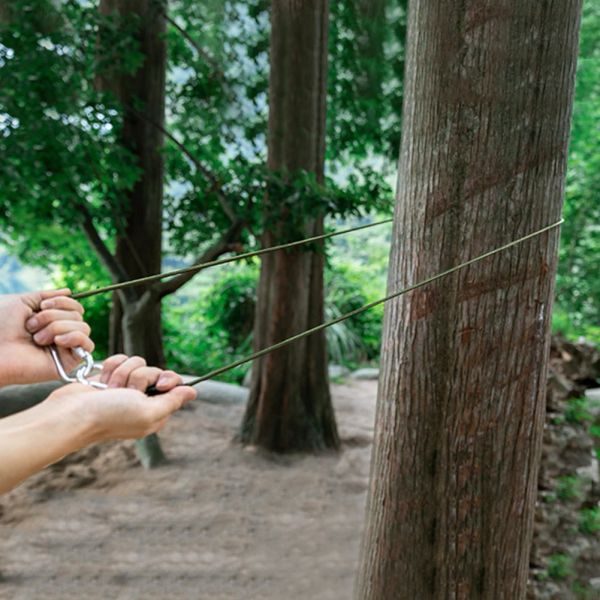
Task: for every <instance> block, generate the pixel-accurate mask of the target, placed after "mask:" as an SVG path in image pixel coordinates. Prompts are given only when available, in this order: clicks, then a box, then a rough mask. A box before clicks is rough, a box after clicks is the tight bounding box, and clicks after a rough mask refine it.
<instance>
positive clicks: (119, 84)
mask: <svg viewBox="0 0 600 600" xmlns="http://www.w3.org/2000/svg"><path fill="white" fill-rule="evenodd" d="M100 11H101V12H102V13H103V14H110V13H114V12H117V13H118V14H121V15H123V16H124V17H125V18H127V17H130V16H131V15H135V16H136V18H138V19H139V27H138V29H137V31H138V43H139V50H140V52H141V53H142V54H143V56H144V61H143V63H142V65H141V66H140V68H139V69H138V70H137V71H136V72H135V73H133V74H132V75H122V74H119V75H117V76H116V77H115V78H114V79H113V80H111V81H106V80H103V81H101V82H100V84H101V85H104V86H105V87H108V88H109V89H111V90H112V91H113V92H114V93H115V94H116V95H117V96H118V98H119V100H120V101H121V103H122V104H123V107H124V121H123V129H122V133H121V143H122V144H123V146H125V147H126V148H127V149H128V150H129V151H130V152H131V153H132V154H133V155H134V156H135V157H136V161H137V166H138V167H139V169H140V177H139V178H138V180H137V182H136V183H135V185H134V186H133V188H132V189H131V191H130V192H129V194H128V202H127V207H128V212H127V216H126V219H125V223H124V227H123V230H122V231H121V232H120V234H119V235H118V237H117V248H116V255H115V258H116V261H117V262H118V264H119V265H120V266H121V268H122V269H123V270H124V272H125V273H126V276H127V277H128V278H138V277H144V276H146V275H152V274H154V273H158V272H160V270H161V266H162V265H161V259H162V205H163V181H164V158H163V153H162V147H163V143H164V139H163V138H164V135H163V131H162V129H161V128H163V127H164V122H165V75H166V57H167V48H166V39H165V31H166V30H165V19H164V8H163V7H162V6H161V3H159V2H155V1H153V0H101V2H100ZM155 124H158V125H159V127H157V126H156V125H155ZM121 300H122V301H121V302H119V303H115V305H114V309H113V310H114V314H113V315H112V319H111V320H112V324H111V341H112V343H111V346H112V348H111V350H113V351H117V350H122V351H124V352H125V353H126V354H129V355H133V354H137V355H140V356H143V357H144V358H145V359H146V360H147V361H148V363H149V364H151V365H156V366H164V352H163V343H162V326H161V307H160V295H159V294H158V293H157V291H156V290H155V289H153V288H151V287H144V286H140V287H136V288H133V289H132V290H130V291H129V292H128V293H127V294H123V295H122V296H121ZM119 319H120V323H121V328H120V335H119V332H118V330H117V331H115V324H116V322H117V321H118V320H119ZM121 344H122V347H121ZM138 454H139V456H140V459H141V461H142V463H143V464H144V465H145V466H154V465H156V464H159V463H161V462H163V461H164V458H165V457H164V455H163V453H162V451H161V449H160V445H159V444H158V438H157V437H156V436H150V438H147V439H145V440H142V441H140V442H138Z"/></svg>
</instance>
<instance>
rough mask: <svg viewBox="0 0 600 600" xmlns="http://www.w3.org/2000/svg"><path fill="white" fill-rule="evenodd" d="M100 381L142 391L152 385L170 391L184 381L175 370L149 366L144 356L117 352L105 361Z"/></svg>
mask: <svg viewBox="0 0 600 600" xmlns="http://www.w3.org/2000/svg"><path fill="white" fill-rule="evenodd" d="M100 381H101V382H102V383H106V384H107V385H108V386H109V387H111V388H113V387H114V388H118V387H128V388H131V389H136V390H140V391H142V392H144V391H146V389H147V388H149V387H150V386H152V385H155V386H156V388H157V389H158V390H159V391H160V392H168V391H170V390H172V389H173V388H174V387H176V386H178V385H181V383H182V382H183V380H182V379H181V377H180V376H179V375H177V373H175V372H174V371H163V370H162V369H158V368H156V367H148V366H147V365H146V361H145V360H144V359H143V358H141V357H139V356H133V357H131V358H129V357H127V356H126V355H125V354H116V355H115V356H111V357H110V358H108V359H106V360H105V361H104V364H103V366H102V374H101V376H100Z"/></svg>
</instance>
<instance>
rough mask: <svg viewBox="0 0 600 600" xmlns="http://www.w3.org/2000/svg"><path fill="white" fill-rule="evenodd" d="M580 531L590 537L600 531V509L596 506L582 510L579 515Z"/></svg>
mask: <svg viewBox="0 0 600 600" xmlns="http://www.w3.org/2000/svg"><path fill="white" fill-rule="evenodd" d="M579 530H580V531H582V532H583V533H589V534H590V535H593V534H595V533H598V532H599V531H600V508H598V507H597V506H594V507H593V508H584V509H582V511H581V513H580V515H579Z"/></svg>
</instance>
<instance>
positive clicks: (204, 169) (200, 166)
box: [126, 106, 238, 224]
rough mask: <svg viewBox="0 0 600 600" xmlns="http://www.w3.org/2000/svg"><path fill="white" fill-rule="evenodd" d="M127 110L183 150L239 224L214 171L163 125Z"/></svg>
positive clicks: (233, 219)
mask: <svg viewBox="0 0 600 600" xmlns="http://www.w3.org/2000/svg"><path fill="white" fill-rule="evenodd" d="M126 109H127V110H129V111H131V112H132V113H133V114H135V115H136V116H137V117H139V118H140V119H143V120H144V121H146V123H148V124H149V125H152V127H155V128H156V129H158V130H159V131H160V132H161V133H162V134H163V135H164V136H165V137H167V138H169V139H170V140H171V141H172V142H173V143H174V144H175V145H176V146H177V147H178V148H179V150H181V152H183V154H185V155H186V156H187V157H188V158H189V159H190V161H191V162H192V163H193V165H194V166H195V167H196V169H197V170H198V171H199V172H200V173H202V175H204V177H206V179H208V181H209V182H210V184H211V186H212V187H211V189H210V191H214V192H216V194H217V198H218V199H219V204H220V205H221V208H222V209H223V212H224V213H225V214H226V215H227V217H228V219H229V220H230V221H231V222H232V223H233V224H235V223H237V221H238V217H237V214H236V212H235V210H233V208H232V206H231V204H229V200H228V199H227V196H226V195H225V194H224V193H223V191H222V190H221V182H220V181H219V179H218V178H217V177H216V175H215V174H214V173H213V172H212V171H210V169H208V168H207V167H206V166H205V165H204V164H203V163H202V162H200V160H198V159H197V158H196V157H195V156H194V154H192V152H191V151H190V150H189V149H188V147H187V146H186V145H185V144H183V143H182V142H180V141H179V140H178V139H177V138H176V137H175V136H174V135H173V134H172V133H171V132H170V131H169V130H168V129H166V128H165V127H164V126H163V125H161V124H160V123H156V122H155V121H154V120H153V119H151V118H150V117H148V115H145V114H143V113H141V112H140V111H138V110H136V109H135V108H133V107H132V106H126Z"/></svg>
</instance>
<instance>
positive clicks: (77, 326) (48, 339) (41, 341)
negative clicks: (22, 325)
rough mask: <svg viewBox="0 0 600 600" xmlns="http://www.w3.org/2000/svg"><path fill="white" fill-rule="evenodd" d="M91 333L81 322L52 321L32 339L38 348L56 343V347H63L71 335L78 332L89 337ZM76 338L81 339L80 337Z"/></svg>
mask: <svg viewBox="0 0 600 600" xmlns="http://www.w3.org/2000/svg"><path fill="white" fill-rule="evenodd" d="M28 322H29V321H28ZM91 331H92V330H91V328H90V326H89V325H88V324H87V323H85V322H84V321H81V320H79V321H77V320H75V321H72V320H66V321H52V322H50V323H49V324H48V325H46V326H45V327H43V328H42V329H40V330H39V331H38V332H37V333H36V334H35V335H34V336H33V339H34V341H35V343H36V344H38V345H40V346H48V345H49V344H53V343H56V345H58V346H65V345H66V340H67V339H70V338H72V337H73V336H72V334H73V333H76V332H78V333H80V334H83V337H89V335H90V333H91ZM67 334H70V337H69V338H66V337H63V336H66V335H67ZM78 337H79V338H80V339H83V337H82V336H81V335H80V336H78ZM88 345H89V344H88Z"/></svg>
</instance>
